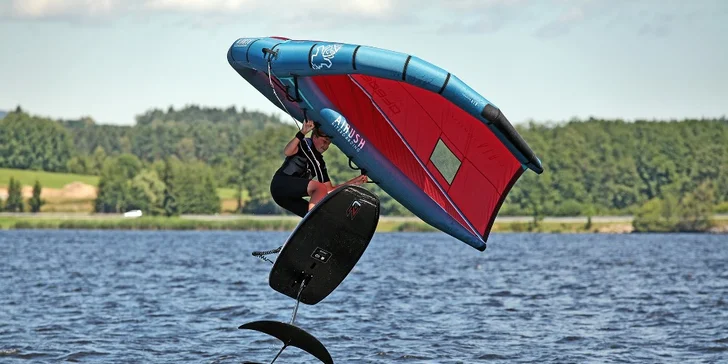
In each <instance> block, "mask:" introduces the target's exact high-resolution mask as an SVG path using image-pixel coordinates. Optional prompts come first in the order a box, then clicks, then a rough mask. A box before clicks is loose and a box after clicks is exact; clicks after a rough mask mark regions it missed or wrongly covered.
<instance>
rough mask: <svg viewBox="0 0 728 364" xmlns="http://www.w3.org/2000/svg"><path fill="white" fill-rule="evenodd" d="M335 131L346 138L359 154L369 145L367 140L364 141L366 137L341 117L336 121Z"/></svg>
mask: <svg viewBox="0 0 728 364" xmlns="http://www.w3.org/2000/svg"><path fill="white" fill-rule="evenodd" d="M333 127H334V129H336V131H337V132H339V134H341V136H343V137H344V138H346V141H348V142H349V145H351V146H352V147H354V149H356V151H357V152H360V151H361V149H362V148H364V145H365V144H366V143H367V142H366V140H364V137H363V136H362V135H361V134H359V132H357V131H356V130H355V129H354V128H353V127H352V126H351V125H349V123H347V122H346V120H344V118H343V117H341V115H339V117H337V118H336V120H334V125H333Z"/></svg>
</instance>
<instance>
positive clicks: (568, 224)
mask: <svg viewBox="0 0 728 364" xmlns="http://www.w3.org/2000/svg"><path fill="white" fill-rule="evenodd" d="M588 220H589V219H588V217H586V216H573V217H545V218H544V219H543V220H541V221H540V222H539V224H538V225H534V224H533V223H532V221H533V218H531V217H527V216H502V217H498V218H496V220H495V222H494V224H493V227H492V229H491V233H505V232H517V233H527V232H532V233H601V234H627V233H633V232H634V231H633V230H634V229H633V227H632V216H594V217H592V218H591V223H589V222H588ZM299 221H300V218H299V217H298V216H293V215H232V214H230V215H183V216H178V217H172V218H167V217H163V216H143V217H138V218H127V217H123V215H120V214H93V213H37V214H34V213H0V230H11V229H86V230H90V229H93V230H110V229H121V230H241V231H291V230H293V229H294V228H295V227H296V225H297V224H298V222H299ZM713 221H714V225H715V226H714V227H713V228H711V229H710V230H709V231H705V232H701V233H722V234H726V233H728V215H726V214H721V215H715V216H714V219H713ZM376 231H377V232H437V231H439V230H437V229H435V228H433V227H431V226H429V225H428V224H426V223H425V222H423V221H422V220H420V219H419V218H417V217H402V216H382V217H380V220H379V225H378V226H377V230H376Z"/></svg>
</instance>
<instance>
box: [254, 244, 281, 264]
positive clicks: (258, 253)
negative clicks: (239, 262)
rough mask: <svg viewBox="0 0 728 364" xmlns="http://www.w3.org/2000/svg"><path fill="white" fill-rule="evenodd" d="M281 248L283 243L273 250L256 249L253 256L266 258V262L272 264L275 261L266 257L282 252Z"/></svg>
mask: <svg viewBox="0 0 728 364" xmlns="http://www.w3.org/2000/svg"><path fill="white" fill-rule="evenodd" d="M281 249H283V245H281V246H279V247H277V248H275V249H271V250H263V251H254V252H253V256H254V257H257V258H260V259H262V260H265V261H266V262H268V263H270V264H273V261H272V260H270V259H268V258H266V255H271V254H277V253H280V251H281Z"/></svg>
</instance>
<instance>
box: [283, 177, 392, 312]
mask: <svg viewBox="0 0 728 364" xmlns="http://www.w3.org/2000/svg"><path fill="white" fill-rule="evenodd" d="M379 210H380V205H379V198H377V196H376V195H375V194H373V193H372V192H370V191H369V190H367V189H365V188H363V187H360V186H343V187H339V188H337V189H335V190H334V191H331V192H330V193H329V194H328V195H327V196H326V197H324V198H323V199H322V200H321V201H320V202H319V203H318V204H317V205H316V206H315V207H314V208H313V209H311V211H309V212H308V213H307V214H306V216H304V218H303V219H302V220H301V221H300V222H299V224H298V225H297V226H296V228H295V229H294V230H293V232H292V233H291V235H290V236H289V237H288V239H287V240H286V242H285V243H284V245H283V248H282V249H281V251H280V253H279V254H278V257H277V258H276V260H275V263H274V264H273V268H272V269H271V272H270V275H269V284H270V286H271V288H273V289H274V290H276V291H278V292H280V293H282V294H284V295H286V296H288V297H291V298H293V299H297V298H299V291H300V302H303V303H305V304H308V305H315V304H317V303H318V302H320V301H321V300H323V299H324V298H326V297H327V296H328V295H329V294H330V293H331V292H333V291H334V290H335V289H336V288H337V287H338V286H339V285H340V284H341V282H342V281H343V280H344V278H346V276H347V275H348V274H349V273H350V272H351V270H352V269H353V268H354V265H356V263H357V262H358V261H359V259H360V258H361V256H362V255H363V254H364V251H365V250H366V248H367V246H368V245H369V242H370V241H371V239H372V236H373V235H374V232H375V230H376V228H377V224H378V223H379ZM304 279H305V280H306V282H305V288H304V289H303V290H302V291H301V290H300V288H301V283H302V282H303V280H304Z"/></svg>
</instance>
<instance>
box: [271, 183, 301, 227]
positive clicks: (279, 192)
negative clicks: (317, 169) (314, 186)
mask: <svg viewBox="0 0 728 364" xmlns="http://www.w3.org/2000/svg"><path fill="white" fill-rule="evenodd" d="M308 182H309V180H308V179H307V178H299V177H292V176H287V175H284V174H276V175H275V176H273V179H272V180H271V184H270V194H271V197H273V201H275V203H277V204H278V206H280V207H282V208H284V209H286V210H288V211H290V212H292V213H294V214H296V215H298V216H300V217H304V216H306V213H308V201H306V200H304V199H303V196H307V195H308V192H307V188H308Z"/></svg>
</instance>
